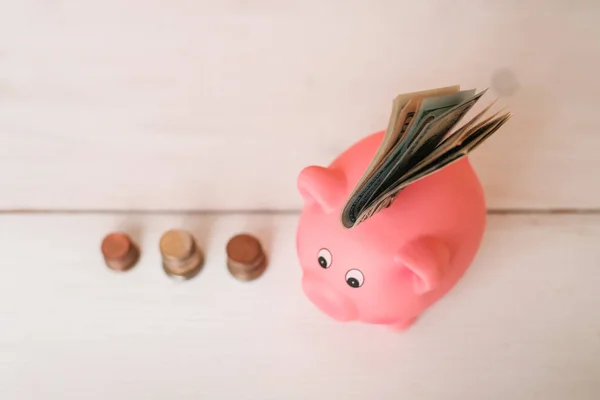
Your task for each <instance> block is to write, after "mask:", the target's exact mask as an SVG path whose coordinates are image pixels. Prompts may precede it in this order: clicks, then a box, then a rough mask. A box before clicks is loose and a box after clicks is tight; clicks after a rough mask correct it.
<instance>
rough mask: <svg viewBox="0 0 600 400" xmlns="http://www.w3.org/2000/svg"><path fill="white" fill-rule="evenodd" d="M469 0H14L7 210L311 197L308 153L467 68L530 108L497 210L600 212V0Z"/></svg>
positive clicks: (1, 116)
mask: <svg viewBox="0 0 600 400" xmlns="http://www.w3.org/2000/svg"><path fill="white" fill-rule="evenodd" d="M455 3H456V2H455ZM455 3H450V2H448V3H445V2H439V1H434V0H426V1H418V2H415V1H396V0H394V1H392V0H380V1H376V2H368V3H367V2H358V1H350V2H349V1H346V0H344V1H342V0H336V1H329V2H327V4H323V2H322V1H317V0H313V1H299V2H285V5H283V3H280V2H272V1H259V2H244V1H226V2H198V1H183V0H180V1H175V2H169V3H168V4H166V3H164V2H157V1H141V0H131V1H127V2H123V1H117V0H109V1H102V2H79V1H73V0H71V1H61V2H48V1H46V0H29V1H18V2H15V1H8V0H5V1H2V2H0V193H2V196H0V209H22V208H27V209H122V210H123V209H124V210H127V209H145V210H157V209H187V210H198V209H208V210H240V209H242V210H243V209H297V208H299V207H300V204H301V201H300V197H299V196H298V195H297V193H296V191H295V182H296V176H297V174H298V172H299V171H300V169H301V168H302V167H304V166H306V165H309V164H321V165H325V164H328V163H329V162H330V161H332V159H333V158H334V157H335V156H337V155H338V154H339V152H341V151H342V150H344V149H345V148H346V147H347V146H349V145H350V144H352V143H354V142H355V141H356V140H358V139H360V138H361V137H363V136H365V135H367V134H369V133H371V132H375V131H378V130H382V129H384V128H385V126H386V125H387V119H388V116H389V112H390V108H391V101H392V99H393V97H394V96H395V95H396V94H398V93H401V92H409V91H413V90H420V89H424V88H431V87H437V86H443V85H451V84H455V83H458V84H461V85H462V86H463V87H477V88H480V89H481V88H484V87H490V88H491V89H490V91H489V93H488V95H486V101H488V100H492V99H493V98H495V97H497V96H499V97H500V100H501V101H500V103H499V104H502V105H506V106H507V107H508V108H509V109H510V110H512V111H513V112H514V118H513V119H512V120H511V122H510V123H509V124H508V125H507V126H506V127H505V128H503V129H502V132H501V133H499V134H498V136H497V137H494V138H492V139H491V140H490V142H489V143H486V144H485V145H484V146H483V147H482V148H481V149H478V150H477V152H476V153H475V154H474V157H473V160H474V164H475V167H476V168H477V170H478V171H479V173H480V175H481V178H482V180H483V183H484V185H485V188H486V193H487V194H488V198H489V206H490V208H518V209H522V208H525V209H529V208H594V207H597V206H598V205H599V204H600V189H599V188H600V186H598V185H593V184H591V182H595V181H597V179H596V176H595V174H596V171H597V170H598V168H599V167H600V164H599V163H600V161H599V160H600V158H598V157H597V149H598V148H600V135H598V131H600V123H599V122H598V118H597V117H595V115H596V114H595V112H596V103H597V99H598V97H599V96H600V81H599V80H598V79H597V72H598V70H600V49H599V47H598V46H597V43H596V42H597V40H596V38H597V37H598V34H600V28H599V25H598V24H597V16H598V14H599V12H600V3H598V2H573V1H570V0H569V1H567V0H563V1H554V2H547V1H541V0H538V1H528V2H516V1H511V2H489V1H471V2H459V3H456V4H455ZM567 184H568V189H566V185H567Z"/></svg>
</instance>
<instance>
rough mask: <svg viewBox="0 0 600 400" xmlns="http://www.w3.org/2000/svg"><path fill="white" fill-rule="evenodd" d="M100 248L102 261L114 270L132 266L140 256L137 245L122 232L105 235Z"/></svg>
mask: <svg viewBox="0 0 600 400" xmlns="http://www.w3.org/2000/svg"><path fill="white" fill-rule="evenodd" d="M101 250H102V255H103V256H104V262H105V263H106V265H107V266H108V267H109V268H110V269H112V270H115V271H120V272H123V271H127V270H129V269H131V268H133V266H134V265H135V264H136V263H137V261H138V260H139V258H140V251H139V249H138V247H137V246H136V245H135V243H133V241H132V240H131V238H130V237H129V236H127V235H126V234H125V233H122V232H113V233H110V234H108V235H107V236H105V237H104V239H103V240H102V245H101Z"/></svg>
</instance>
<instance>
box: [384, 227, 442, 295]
mask: <svg viewBox="0 0 600 400" xmlns="http://www.w3.org/2000/svg"><path fill="white" fill-rule="evenodd" d="M394 261H395V262H396V263H397V264H398V265H399V266H402V267H405V268H407V269H409V270H410V271H411V272H412V280H413V289H414V291H415V293H417V294H423V293H427V292H429V291H431V290H434V289H436V288H437V287H439V285H440V284H441V283H442V279H443V276H444V273H445V272H446V271H447V267H448V263H449V262H450V250H449V249H448V247H447V246H446V244H445V243H444V242H442V241H440V240H438V239H435V238H420V239H417V240H414V241H412V242H410V243H408V244H406V245H405V246H404V247H402V248H401V249H400V251H398V253H396V255H395V257H394Z"/></svg>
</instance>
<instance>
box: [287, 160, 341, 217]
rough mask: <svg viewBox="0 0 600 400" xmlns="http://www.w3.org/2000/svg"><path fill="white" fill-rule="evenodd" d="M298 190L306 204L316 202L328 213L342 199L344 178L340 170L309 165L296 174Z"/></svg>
mask: <svg viewBox="0 0 600 400" xmlns="http://www.w3.org/2000/svg"><path fill="white" fill-rule="evenodd" d="M297 184H298V191H299V192H300V194H301V195H302V197H303V198H304V201H305V202H306V204H315V203H316V204H318V205H319V206H321V208H322V209H323V210H324V211H325V212H327V213H329V212H331V211H333V210H334V209H335V207H336V206H338V205H340V204H341V203H342V201H343V199H344V192H345V188H346V178H345V176H344V174H343V173H342V172H341V171H338V170H334V169H331V168H324V167H317V166H310V167H306V168H304V169H303V170H302V171H301V172H300V175H299V176H298V182H297Z"/></svg>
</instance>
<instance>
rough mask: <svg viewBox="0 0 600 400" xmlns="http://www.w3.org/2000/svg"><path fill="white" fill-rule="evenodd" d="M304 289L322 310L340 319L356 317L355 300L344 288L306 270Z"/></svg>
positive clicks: (346, 319) (303, 282)
mask: <svg viewBox="0 0 600 400" xmlns="http://www.w3.org/2000/svg"><path fill="white" fill-rule="evenodd" d="M302 290H303V291H304V293H305V295H306V297H308V299H309V300H310V301H311V302H312V303H313V304H314V305H315V306H316V307H317V308H319V309H320V310H321V311H322V312H324V313H325V314H327V315H329V316H330V317H331V318H334V319H336V320H338V321H351V320H354V319H356V317H357V315H358V310H357V308H356V304H355V303H354V301H353V300H352V299H351V298H350V297H349V296H348V295H346V294H345V293H343V291H342V290H339V289H338V288H336V287H335V286H334V285H333V284H331V283H329V282H327V281H326V280H325V279H323V278H321V277H319V276H318V274H317V273H311V272H310V271H307V270H304V275H303V276H302Z"/></svg>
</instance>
